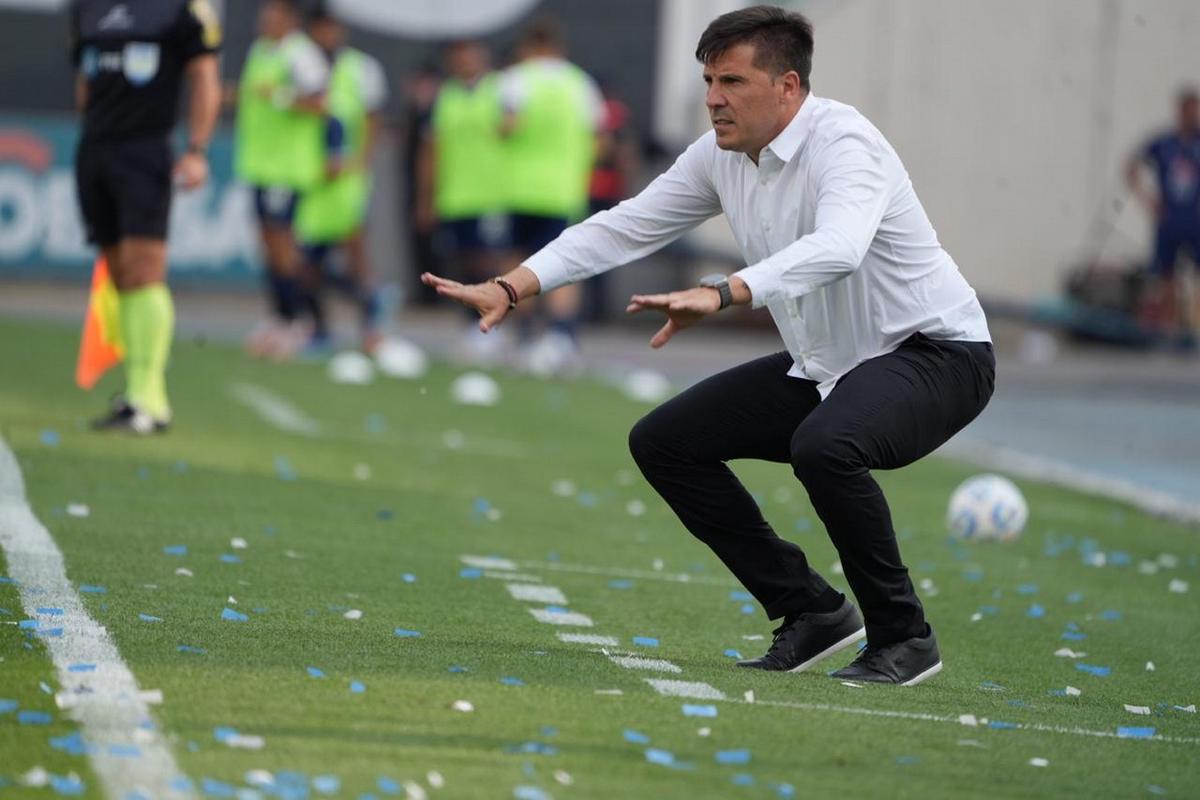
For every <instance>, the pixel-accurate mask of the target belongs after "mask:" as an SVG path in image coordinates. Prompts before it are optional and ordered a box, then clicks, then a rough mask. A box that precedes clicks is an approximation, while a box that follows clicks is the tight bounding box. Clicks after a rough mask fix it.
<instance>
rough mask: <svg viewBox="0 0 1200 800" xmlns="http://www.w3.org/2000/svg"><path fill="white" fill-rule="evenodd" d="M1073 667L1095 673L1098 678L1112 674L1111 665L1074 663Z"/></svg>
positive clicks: (1091, 673)
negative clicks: (1099, 665)
mask: <svg viewBox="0 0 1200 800" xmlns="http://www.w3.org/2000/svg"><path fill="white" fill-rule="evenodd" d="M1075 669H1077V670H1079V671H1080V672H1086V673H1088V674H1090V675H1095V676H1097V677H1100V678H1107V677H1108V676H1109V675H1111V674H1112V668H1111V667H1097V666H1093V665H1091V664H1080V663H1076V664H1075Z"/></svg>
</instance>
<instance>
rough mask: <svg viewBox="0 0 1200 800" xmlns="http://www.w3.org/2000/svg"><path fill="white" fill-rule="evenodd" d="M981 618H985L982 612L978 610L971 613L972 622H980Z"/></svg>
mask: <svg viewBox="0 0 1200 800" xmlns="http://www.w3.org/2000/svg"><path fill="white" fill-rule="evenodd" d="M981 619H983V614H980V613H979V612H978V611H976V612H975V613H974V614H972V615H971V622H979V620H981Z"/></svg>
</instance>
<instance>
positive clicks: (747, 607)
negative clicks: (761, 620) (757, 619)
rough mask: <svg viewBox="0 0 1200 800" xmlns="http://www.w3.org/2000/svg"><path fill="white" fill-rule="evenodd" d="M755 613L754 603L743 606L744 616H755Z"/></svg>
mask: <svg viewBox="0 0 1200 800" xmlns="http://www.w3.org/2000/svg"><path fill="white" fill-rule="evenodd" d="M754 612H755V608H754V605H753V604H752V603H744V604H743V605H742V613H743V614H747V615H748V614H753V613H754Z"/></svg>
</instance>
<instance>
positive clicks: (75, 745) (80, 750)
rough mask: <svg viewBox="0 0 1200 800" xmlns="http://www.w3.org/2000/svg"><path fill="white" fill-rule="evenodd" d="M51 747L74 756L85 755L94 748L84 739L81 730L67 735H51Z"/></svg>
mask: <svg viewBox="0 0 1200 800" xmlns="http://www.w3.org/2000/svg"><path fill="white" fill-rule="evenodd" d="M50 747H51V749H53V750H59V751H61V752H63V753H66V754H67V755H72V756H85V755H87V754H88V752H89V751H90V750H91V749H92V748H90V747H89V746H88V745H87V743H86V742H84V741H83V736H81V735H80V734H79V731H75V732H74V733H68V734H67V735H66V736H51V737H50Z"/></svg>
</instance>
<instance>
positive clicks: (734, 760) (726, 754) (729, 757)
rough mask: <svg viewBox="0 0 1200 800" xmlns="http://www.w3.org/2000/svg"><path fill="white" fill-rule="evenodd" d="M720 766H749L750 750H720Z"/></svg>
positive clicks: (718, 756)
mask: <svg viewBox="0 0 1200 800" xmlns="http://www.w3.org/2000/svg"><path fill="white" fill-rule="evenodd" d="M714 758H716V760H717V763H718V764H749V763H750V751H749V750H718V751H717V752H716V755H715V756H714Z"/></svg>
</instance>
